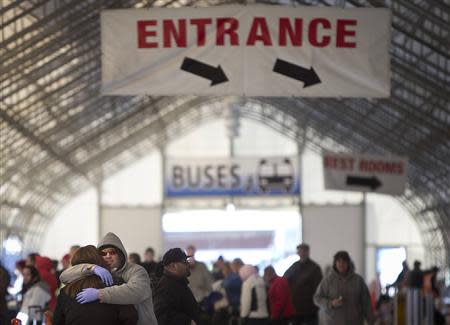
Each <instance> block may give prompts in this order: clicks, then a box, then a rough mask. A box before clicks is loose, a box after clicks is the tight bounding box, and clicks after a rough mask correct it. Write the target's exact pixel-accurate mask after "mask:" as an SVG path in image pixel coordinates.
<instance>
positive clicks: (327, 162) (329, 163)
mask: <svg viewBox="0 0 450 325" xmlns="http://www.w3.org/2000/svg"><path fill="white" fill-rule="evenodd" d="M323 164H324V166H325V168H333V166H334V164H333V157H330V156H325V157H323Z"/></svg>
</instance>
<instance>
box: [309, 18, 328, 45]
mask: <svg viewBox="0 0 450 325" xmlns="http://www.w3.org/2000/svg"><path fill="white" fill-rule="evenodd" d="M318 25H322V28H323V29H330V28H331V23H330V21H329V20H328V19H325V18H316V19H313V20H311V23H310V24H309V31H308V39H309V43H310V44H311V45H312V46H316V47H325V46H327V45H329V44H330V41H331V37H330V36H322V39H321V40H319V36H318V31H317V29H318Z"/></svg>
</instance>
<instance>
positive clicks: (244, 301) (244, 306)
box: [241, 274, 269, 318]
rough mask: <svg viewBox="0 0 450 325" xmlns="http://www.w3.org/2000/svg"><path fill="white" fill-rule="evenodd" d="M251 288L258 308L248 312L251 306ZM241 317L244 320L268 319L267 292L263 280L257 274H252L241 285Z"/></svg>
mask: <svg viewBox="0 0 450 325" xmlns="http://www.w3.org/2000/svg"><path fill="white" fill-rule="evenodd" d="M252 288H255V289H256V298H257V301H258V308H257V310H255V311H250V308H251V304H252ZM241 317H242V318H245V317H248V318H268V317H269V312H268V311H267V292H266V285H265V283H264V280H263V279H262V278H261V277H260V276H259V275H257V274H252V275H251V276H249V277H248V278H247V280H245V281H244V283H242V290H241Z"/></svg>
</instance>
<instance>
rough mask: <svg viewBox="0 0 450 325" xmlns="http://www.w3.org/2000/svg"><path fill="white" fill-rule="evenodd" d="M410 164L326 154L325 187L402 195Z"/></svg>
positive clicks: (380, 158) (398, 159)
mask: <svg viewBox="0 0 450 325" xmlns="http://www.w3.org/2000/svg"><path fill="white" fill-rule="evenodd" d="M407 165H408V161H407V159H405V158H401V157H383V156H381V157H380V156H369V155H353V154H335V153H325V154H324V155H323V172H324V180H325V188H327V189H336V190H347V191H361V192H376V193H388V194H402V193H403V191H404V190H405V182H406V171H407Z"/></svg>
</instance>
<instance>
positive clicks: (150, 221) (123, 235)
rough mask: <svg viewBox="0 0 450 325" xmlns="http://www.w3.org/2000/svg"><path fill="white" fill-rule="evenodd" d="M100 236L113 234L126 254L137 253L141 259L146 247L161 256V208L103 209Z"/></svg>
mask: <svg viewBox="0 0 450 325" xmlns="http://www.w3.org/2000/svg"><path fill="white" fill-rule="evenodd" d="M101 220H102V222H101V225H102V226H101V234H102V236H104V235H105V234H106V233H108V232H113V233H115V234H116V235H117V236H119V238H120V239H121V240H122V242H123V244H124V246H125V249H126V250H127V252H128V253H132V252H134V253H139V255H141V258H142V257H143V254H144V251H145V249H146V248H147V247H148V246H151V247H153V248H154V249H155V253H156V256H160V255H162V253H163V252H161V248H162V230H161V229H162V225H161V208H160V207H159V206H158V207H126V206H125V207H103V211H102V218H101Z"/></svg>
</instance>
